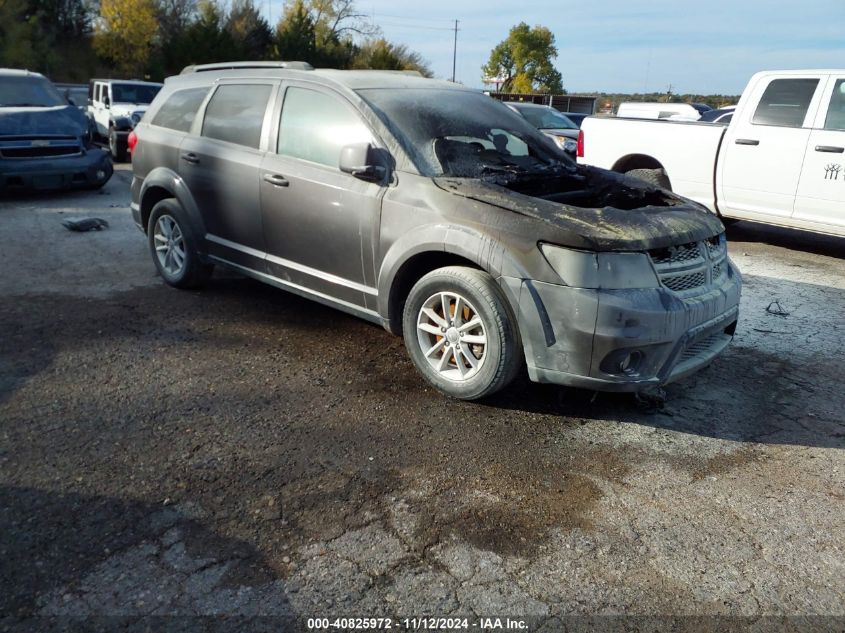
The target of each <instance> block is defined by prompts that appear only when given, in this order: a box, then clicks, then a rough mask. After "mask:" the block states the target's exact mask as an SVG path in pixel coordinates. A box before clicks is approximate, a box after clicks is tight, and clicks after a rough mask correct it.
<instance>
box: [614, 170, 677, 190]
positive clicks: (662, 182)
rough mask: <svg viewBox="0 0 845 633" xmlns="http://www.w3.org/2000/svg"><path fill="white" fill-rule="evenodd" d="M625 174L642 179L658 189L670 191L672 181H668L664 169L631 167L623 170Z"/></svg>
mask: <svg viewBox="0 0 845 633" xmlns="http://www.w3.org/2000/svg"><path fill="white" fill-rule="evenodd" d="M625 175H626V176H631V178H636V179H638V180H642V181H643V182H645V183H648V184H649V185H652V186H653V187H657V188H658V189H666V190H667V191H672V183H671V182H669V176H667V175H666V170H665V169H632V170H631V171H627V172H625Z"/></svg>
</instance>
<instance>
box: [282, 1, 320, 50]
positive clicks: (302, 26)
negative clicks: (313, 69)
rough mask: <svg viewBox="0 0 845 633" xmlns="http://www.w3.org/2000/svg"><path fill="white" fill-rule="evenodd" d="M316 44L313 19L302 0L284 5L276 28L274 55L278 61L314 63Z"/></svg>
mask: <svg viewBox="0 0 845 633" xmlns="http://www.w3.org/2000/svg"><path fill="white" fill-rule="evenodd" d="M316 50H317V44H316V41H315V28H314V19H313V18H312V17H311V13H310V12H309V11H308V8H307V7H306V6H305V2H304V1H303V0H294V2H292V3H290V4H287V5H285V11H284V14H283V15H282V19H281V20H279V24H278V26H277V27H276V45H275V50H274V54H275V56H276V57H277V58H278V59H284V60H288V61H305V62H309V63H314V61H315V53H316Z"/></svg>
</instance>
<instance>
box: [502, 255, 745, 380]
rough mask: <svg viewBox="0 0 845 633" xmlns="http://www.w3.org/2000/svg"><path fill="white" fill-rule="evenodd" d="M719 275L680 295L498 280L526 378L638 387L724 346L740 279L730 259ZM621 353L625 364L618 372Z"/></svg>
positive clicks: (701, 362)
mask: <svg viewBox="0 0 845 633" xmlns="http://www.w3.org/2000/svg"><path fill="white" fill-rule="evenodd" d="M726 261H727V260H726ZM723 277H724V279H723V281H722V282H721V283H720V284H718V285H715V286H713V287H710V288H708V289H707V290H706V291H705V292H703V293H701V294H698V295H696V296H694V297H686V298H680V297H678V296H677V295H676V294H675V293H673V292H672V291H670V290H668V289H666V288H654V289H637V290H590V289H582V288H571V287H568V286H563V285H557V284H549V283H542V282H536V281H532V280H522V279H515V278H509V277H502V278H501V279H500V281H501V283H502V286H503V287H504V288H505V289H506V292H507V294H508V295H509V297H510V299H511V302H512V305H514V306H518V322H519V329H520V334H521V336H522V342H523V346H524V348H525V357H526V363H527V365H528V374H529V376H530V378H531V379H532V380H534V381H535V382H546V383H554V384H561V385H567V386H571V387H581V388H586V389H595V390H598V391H640V390H643V389H647V388H650V387H656V386H660V385H664V384H667V383H670V382H673V381H675V380H680V379H681V378H684V377H686V376H689V375H690V374H692V373H694V372H695V371H697V370H699V369H701V368H702V367H704V366H706V365H707V364H709V363H710V362H711V361H712V360H713V359H714V358H715V357H716V356H718V355H719V354H720V353H721V352H722V351H723V350H724V349H725V348H726V347H727V345H728V343H729V342H730V340H731V338H732V337H733V332H734V329H735V328H736V322H737V317H738V314H739V298H740V292H741V285H742V283H741V280H740V277H739V274H738V273H737V272H736V269H735V268H734V267H733V265H732V264H730V265H729V267H728V271H727V274H726V275H724V276H723ZM626 358H627V359H628V360H629V361H630V362H628V363H627V366H625V368H624V370H623V368H622V367H623V362H622V361H623V360H624V359H626ZM631 359H633V360H631Z"/></svg>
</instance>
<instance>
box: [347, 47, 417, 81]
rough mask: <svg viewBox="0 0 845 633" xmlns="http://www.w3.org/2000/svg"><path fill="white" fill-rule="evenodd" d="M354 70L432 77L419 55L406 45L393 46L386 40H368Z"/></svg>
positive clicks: (353, 64) (358, 52)
mask: <svg viewBox="0 0 845 633" xmlns="http://www.w3.org/2000/svg"><path fill="white" fill-rule="evenodd" d="M352 67H353V68H371V69H375V70H416V71H418V72H419V73H420V74H421V75H423V76H424V77H431V76H432V74H433V73H432V72H431V68H429V66H428V63H427V62H426V61H425V60H424V59H423V58H422V56H421V55H420V54H419V53H416V52H414V51H411V50H410V49H408V47H407V46H405V45H404V44H393V43H392V42H388V41H387V40H386V39H384V38H378V39H369V40H366V41H365V42H364V43H363V44H361V46H359V47H358V49H357V51H356V54H355V59H354V60H353V62H352Z"/></svg>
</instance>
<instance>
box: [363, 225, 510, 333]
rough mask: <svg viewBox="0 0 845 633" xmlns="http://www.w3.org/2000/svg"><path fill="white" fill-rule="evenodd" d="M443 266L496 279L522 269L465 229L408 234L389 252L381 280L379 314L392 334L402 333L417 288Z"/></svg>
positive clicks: (489, 241) (499, 248)
mask: <svg viewBox="0 0 845 633" xmlns="http://www.w3.org/2000/svg"><path fill="white" fill-rule="evenodd" d="M444 266H467V267H470V268H475V269H477V270H482V271H484V272H487V273H489V274H491V275H492V276H493V277H494V278H497V277H499V276H501V275H502V274H503V271H505V270H508V271H513V270H521V268H522V267H521V266H517V264H516V263H515V262H513V261H512V260H511V259H510V257H509V256H508V255H507V253H506V251H505V249H504V248H503V247H502V246H501V245H499V244H498V243H497V242H496V241H495V240H492V239H491V238H490V237H487V236H484V235H482V234H480V233H475V232H471V231H468V230H467V229H466V227H448V226H437V227H424V228H422V229H421V230H419V231H414V232H411V233H409V234H405V235H404V236H403V237H402V238H400V239H399V240H398V241H397V242H396V243H395V244H393V246H392V247H391V248H390V250H389V251H388V253H387V255H386V256H385V258H384V260H383V261H382V265H381V268H380V272H379V278H378V291H379V292H378V312H379V314H380V315H381V317H382V319H383V322H384V325H385V328H386V329H387V330H388V331H389V332H391V333H393V334H397V335H399V334H401V333H402V311H403V310H404V307H405V301H406V299H407V298H408V293H409V292H410V290H411V288H412V287H413V286H414V284H415V283H416V282H417V281H419V279H420V278H421V277H423V276H424V275H426V274H428V273H430V272H431V271H433V270H437V269H438V268H443V267H444ZM512 307H513V306H512Z"/></svg>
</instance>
